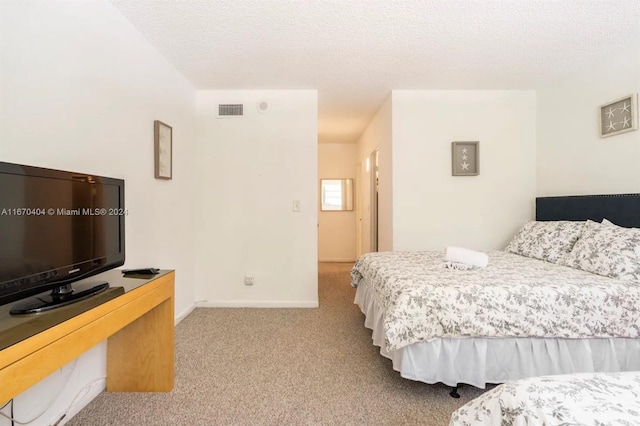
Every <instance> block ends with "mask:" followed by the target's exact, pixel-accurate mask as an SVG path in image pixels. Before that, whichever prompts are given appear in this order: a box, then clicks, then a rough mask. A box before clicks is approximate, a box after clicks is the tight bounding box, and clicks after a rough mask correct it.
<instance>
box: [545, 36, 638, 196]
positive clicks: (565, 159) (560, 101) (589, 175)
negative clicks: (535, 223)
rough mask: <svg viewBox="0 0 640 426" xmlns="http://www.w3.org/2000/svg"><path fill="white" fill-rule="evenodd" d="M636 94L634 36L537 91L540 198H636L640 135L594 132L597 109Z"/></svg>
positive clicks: (636, 66)
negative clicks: (616, 195) (631, 194)
mask: <svg viewBox="0 0 640 426" xmlns="http://www.w3.org/2000/svg"><path fill="white" fill-rule="evenodd" d="M639 90H640V36H637V37H636V38H635V40H634V41H633V43H631V44H630V45H628V46H626V47H625V46H624V45H619V46H616V49H613V50H612V51H611V55H610V56H609V57H607V58H606V59H603V60H602V61H601V62H600V63H597V64H593V66H590V67H587V68H585V69H583V70H582V71H581V72H580V73H577V74H573V75H570V76H567V77H566V78H563V79H562V80H560V81H558V82H556V83H555V84H554V85H553V86H550V87H547V88H545V89H543V90H539V91H538V106H537V110H538V129H537V133H538V162H537V170H538V172H537V192H538V195H541V196H544V195H580V194H611V193H626V192H640V173H638V159H640V131H632V132H627V133H623V134H620V135H616V136H610V137H607V138H600V136H599V132H598V110H599V107H600V105H603V104H606V103H609V102H610V101H613V100H615V99H618V98H622V97H624V96H627V95H629V94H631V93H638V91H639ZM637 117H638V115H637V112H636V118H637Z"/></svg>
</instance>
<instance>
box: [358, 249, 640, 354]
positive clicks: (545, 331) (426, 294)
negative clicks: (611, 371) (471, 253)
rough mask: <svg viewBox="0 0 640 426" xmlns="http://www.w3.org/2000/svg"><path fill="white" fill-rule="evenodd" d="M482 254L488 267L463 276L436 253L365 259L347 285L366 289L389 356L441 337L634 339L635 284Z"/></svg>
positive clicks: (639, 329) (638, 330) (637, 324)
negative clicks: (375, 307)
mask: <svg viewBox="0 0 640 426" xmlns="http://www.w3.org/2000/svg"><path fill="white" fill-rule="evenodd" d="M487 254H488V255H489V266H487V267H486V268H482V269H475V270H466V271H465V270H456V269H447V268H444V267H443V254H442V253H439V252H382V253H369V254H365V255H363V256H362V257H361V258H360V259H358V261H357V262H356V264H355V265H354V267H353V269H352V271H351V285H352V286H353V287H357V286H359V285H368V286H371V288H370V290H373V293H374V294H375V297H376V303H377V304H378V305H379V307H380V308H382V309H383V312H384V313H383V315H384V318H383V324H384V333H385V340H386V342H385V343H386V349H387V350H388V351H393V350H396V349H399V348H402V347H404V346H407V345H410V344H412V343H415V342H419V341H424V340H429V339H432V338H441V337H461V336H473V337H481V336H482V337H507V336H508V337H562V338H585V337H630V338H638V337H640V282H637V281H621V280H616V279H613V278H607V277H603V276H600V275H595V274H591V273H589V272H584V271H581V270H578V269H573V268H569V267H565V266H560V265H556V264H553V263H549V262H545V261H542V260H536V259H532V258H528V257H523V256H520V255H516V254H512V253H507V252H502V251H495V252H489V253H487Z"/></svg>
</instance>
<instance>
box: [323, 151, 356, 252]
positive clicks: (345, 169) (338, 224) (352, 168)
mask: <svg viewBox="0 0 640 426" xmlns="http://www.w3.org/2000/svg"><path fill="white" fill-rule="evenodd" d="M356 153H357V146H356V145H355V144H349V143H321V144H318V184H319V182H320V179H354V183H355V179H356V158H357V156H356ZM318 188H319V187H318ZM354 188H355V185H354ZM318 191H320V189H318ZM353 196H354V210H352V211H321V210H320V205H318V260H319V261H320V262H350V261H354V260H355V259H356V205H355V203H356V202H358V201H359V199H360V198H359V194H357V193H355V192H354V194H353ZM318 204H320V199H318Z"/></svg>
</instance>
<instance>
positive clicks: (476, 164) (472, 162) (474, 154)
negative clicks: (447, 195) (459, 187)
mask: <svg viewBox="0 0 640 426" xmlns="http://www.w3.org/2000/svg"><path fill="white" fill-rule="evenodd" d="M451 174H452V175H453V176H478V175H479V174H480V142H451Z"/></svg>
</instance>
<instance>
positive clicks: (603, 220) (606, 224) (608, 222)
mask: <svg viewBox="0 0 640 426" xmlns="http://www.w3.org/2000/svg"><path fill="white" fill-rule="evenodd" d="M600 223H601V224H603V225H605V226H618V225H616V224H615V223H613V222H611V221H609V220H607V219H602V222H600Z"/></svg>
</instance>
